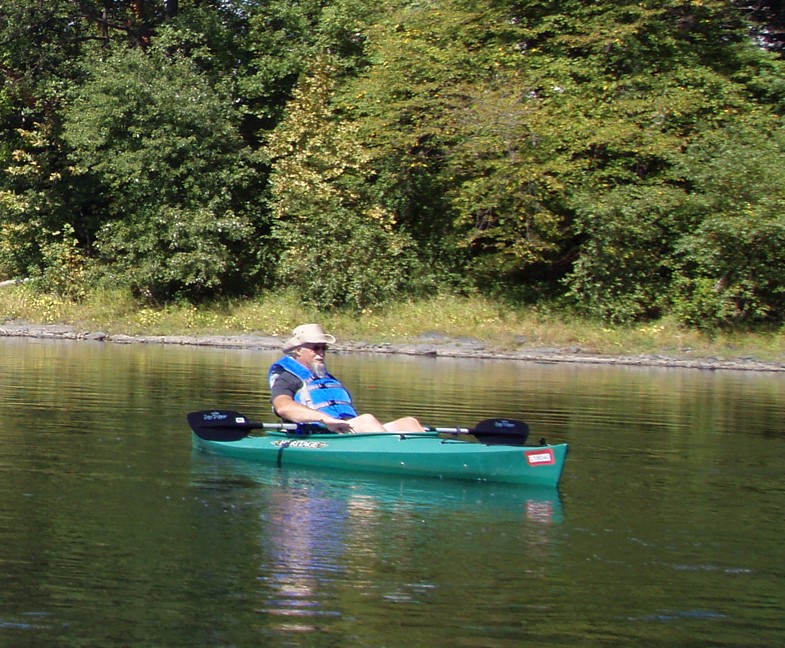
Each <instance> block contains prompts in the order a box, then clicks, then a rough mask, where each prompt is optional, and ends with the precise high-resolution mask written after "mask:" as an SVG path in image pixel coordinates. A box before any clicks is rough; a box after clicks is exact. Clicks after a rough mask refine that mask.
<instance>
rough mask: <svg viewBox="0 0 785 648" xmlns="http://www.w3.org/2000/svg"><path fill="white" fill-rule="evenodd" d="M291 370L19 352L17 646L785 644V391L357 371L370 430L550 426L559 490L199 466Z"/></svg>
mask: <svg viewBox="0 0 785 648" xmlns="http://www.w3.org/2000/svg"><path fill="white" fill-rule="evenodd" d="M275 357H276V354H274V353H271V352H261V351H247V350H219V349H203V348H182V347H166V346H144V345H128V346H124V345H117V344H102V343H94V342H53V341H38V340H19V339H0V646H2V647H6V646H8V647H9V648H11V647H24V646H47V647H49V646H79V647H83V646H101V647H102V648H106V647H111V646H318V647H324V646H336V647H337V646H342V647H343V646H349V647H354V646H357V647H360V646H362V647H365V646H368V647H379V646H391V647H397V646H406V647H407V648H410V647H413V646H459V647H460V646H466V647H478V646H482V647H488V648H495V647H507V646H510V647H511V646H625V647H627V646H641V647H643V646H766V647H770V646H779V645H785V561H783V549H782V538H783V537H785V522H783V503H784V502H785V427H784V426H783V421H785V389H783V387H784V386H785V376H783V375H782V374H774V373H743V372H728V371H715V372H710V371H698V370H684V369H673V370H668V369H662V368H656V369H647V368H624V367H604V366H574V365H559V364H537V363H522V362H514V361H493V360H461V359H443V358H440V359H433V358H411V357H394V356H378V355H363V354H351V355H340V354H336V355H333V357H331V358H330V366H331V369H332V370H333V372H334V373H336V374H337V375H339V376H341V378H342V379H343V380H344V381H345V382H346V383H347V384H348V385H349V386H350V388H351V389H352V391H353V392H354V395H355V399H356V400H357V401H358V402H359V405H360V407H361V408H362V409H364V410H367V411H373V412H374V413H376V414H378V415H379V416H380V417H381V418H393V417H397V416H401V415H404V414H414V415H416V416H418V417H420V418H421V419H422V420H423V421H424V422H426V423H428V424H431V425H437V426H451V425H462V426H466V425H471V424H473V423H475V422H477V421H478V420H480V419H482V418H487V417H489V416H504V417H516V418H522V419H524V420H526V421H527V422H528V423H529V424H530V426H531V429H532V435H533V436H534V437H535V438H539V437H546V438H547V440H548V441H550V442H562V441H564V442H567V443H569V444H570V454H569V456H568V459H567V465H566V469H565V472H564V477H563V480H562V483H561V485H560V487H559V488H558V489H552V490H545V491H539V490H531V489H526V488H522V487H517V486H499V485H492V484H487V483H462V482H449V481H441V480H431V479H399V478H393V477H389V476H388V477H385V476H374V475H363V474H354V473H343V472H340V471H335V472H320V471H315V470H304V469H299V470H293V469H286V468H285V469H278V468H275V467H271V466H256V465H252V464H247V463H244V462H238V461H233V460H226V459H221V458H217V457H210V456H203V455H200V454H199V453H195V452H194V451H193V450H192V449H191V438H190V430H189V429H188V427H187V424H186V421H185V414H186V413H187V412H188V411H192V410H197V409H206V408H212V407H220V408H225V409H236V410H239V411H242V412H244V413H247V414H248V415H249V416H252V417H254V418H261V419H264V420H270V421H272V420H273V419H272V417H271V416H269V406H268V405H267V401H266V399H267V391H266V389H265V384H264V383H265V381H264V374H265V372H266V368H267V366H269V364H270V362H271V361H272V360H273V359H274V358H275Z"/></svg>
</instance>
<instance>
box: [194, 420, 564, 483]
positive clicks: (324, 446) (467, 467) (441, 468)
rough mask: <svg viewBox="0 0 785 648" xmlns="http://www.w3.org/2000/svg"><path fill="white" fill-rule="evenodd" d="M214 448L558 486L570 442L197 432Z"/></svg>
mask: <svg viewBox="0 0 785 648" xmlns="http://www.w3.org/2000/svg"><path fill="white" fill-rule="evenodd" d="M193 444H194V447H195V448H197V449H199V450H201V451H204V452H208V453H212V454H218V455H223V456H228V457H235V458H238V459H245V460H248V461H256V462H264V463H273V464H277V465H279V466H281V465H292V466H314V467H321V468H337V469H347V470H360V471H370V472H381V473H387V474H395V475H416V476H425V477H439V478H443V479H468V480H479V481H494V482H508V483H515V484H526V485H529V486H544V487H555V486H556V485H557V484H558V483H559V480H560V479H561V475H562V471H563V469H564V462H565V460H566V456H567V444H563V443H562V444H556V445H543V446H507V445H485V444H482V443H472V442H468V441H461V440H457V439H444V438H441V437H440V436H439V434H438V433H437V432H411V433H400V434H399V433H395V434H393V433H371V434H308V435H291V434H287V433H285V432H268V433H267V434H266V435H263V436H248V437H245V438H244V439H240V440H238V441H212V440H206V439H203V438H201V437H199V436H197V435H196V434H193Z"/></svg>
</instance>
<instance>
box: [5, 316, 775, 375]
mask: <svg viewBox="0 0 785 648" xmlns="http://www.w3.org/2000/svg"><path fill="white" fill-rule="evenodd" d="M0 337H25V338H38V339H58V340H78V341H89V342H96V343H114V344H172V345H181V346H202V347H223V348H236V349H259V350H270V349H280V347H281V344H282V343H283V339H282V338H281V337H277V336H265V335H261V334H243V335H194V336H189V335H125V334H108V333H104V332H102V331H84V330H79V329H77V328H75V327H73V326H69V325H64V324H29V323H26V322H21V321H8V322H4V323H2V324H0ZM333 348H334V349H335V350H337V351H342V352H355V353H390V354H402V355H413V356H432V357H448V358H487V359H495V360H511V361H525V362H546V363H573V364H603V365H628V366H652V367H674V368H683V369H701V370H710V371H712V370H733V371H768V372H783V373H785V362H763V361H760V360H757V359H755V358H748V357H742V358H734V359H724V358H717V357H690V354H689V353H688V352H685V353H682V354H678V355H669V354H668V355H660V354H656V355H618V356H614V355H600V354H595V353H590V352H585V351H583V350H582V349H581V348H580V347H577V346H569V347H530V348H518V349H516V350H512V351H511V350H498V349H494V348H492V347H489V346H487V345H486V344H485V343H484V342H482V341H481V340H478V339H474V338H453V337H449V336H447V335H444V334H442V333H439V332H438V331H432V332H428V333H424V334H422V335H421V336H419V337H418V338H416V339H412V340H407V341H402V342H401V341H397V342H395V343H392V342H390V343H382V344H374V343H368V342H363V341H360V340H358V341H348V342H338V343H336V344H334V345H333Z"/></svg>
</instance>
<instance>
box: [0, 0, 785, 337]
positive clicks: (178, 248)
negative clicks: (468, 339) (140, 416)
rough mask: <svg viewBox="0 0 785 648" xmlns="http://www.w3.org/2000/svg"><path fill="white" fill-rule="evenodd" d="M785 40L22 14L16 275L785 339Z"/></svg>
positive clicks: (304, 16) (632, 7)
mask: <svg viewBox="0 0 785 648" xmlns="http://www.w3.org/2000/svg"><path fill="white" fill-rule="evenodd" d="M783 25H785V16H784V15H783V13H782V9H781V7H780V5H779V3H774V2H763V1H758V2H742V1H740V0H737V1H733V0H700V1H698V0H645V1H643V2H641V1H640V0H636V1H634V2H633V1H631V0H597V1H594V2H586V1H585V0H563V1H562V2H545V1H542V0H440V1H439V2H430V3H421V2H412V1H411V0H392V1H390V2H386V3H369V2H365V1H363V0H303V1H301V2H290V1H288V0H271V1H270V2H264V3H259V2H253V1H251V0H223V1H222V2H210V1H207V0H178V1H175V0H169V1H167V2H162V1H161V0H156V1H152V0H137V1H134V2H112V3H106V2H98V1H97V0H50V1H49V2H46V3H43V2H39V1H38V0H8V1H6V2H3V3H2V5H0V165H2V168H3V174H2V177H1V178H0V280H1V279H7V278H14V277H34V278H37V279H38V281H39V283H40V285H41V286H42V288H43V289H45V290H55V291H58V292H61V293H64V294H68V295H71V296H73V297H77V298H78V296H79V295H80V293H81V291H82V290H84V289H85V287H89V286H90V285H94V284H102V283H104V284H106V283H111V284H113V285H124V286H127V287H128V288H129V289H131V290H132V291H133V292H134V294H136V295H137V296H138V297H139V298H140V299H145V300H150V301H154V302H159V303H160V302H166V301H169V300H173V299H185V300H190V301H199V300H204V299H209V298H215V297H220V296H223V295H237V294H252V293H260V292H263V291H266V290H278V289H280V288H281V287H283V286H288V287H290V288H292V289H294V290H296V291H297V292H298V294H300V295H302V296H303V298H304V299H305V300H306V301H309V302H310V303H312V304H315V305H317V306H321V307H324V308H331V307H343V306H348V307H350V308H352V309H356V310H362V309H365V308H372V307H375V306H377V305H379V304H384V303H387V302H390V301H395V300H403V299H406V298H407V297H409V296H412V295H415V294H418V293H423V292H425V291H436V290H460V291H482V292H487V293H489V294H494V295H496V296H500V297H503V298H508V299H514V300H524V301H527V302H530V303H534V302H537V301H541V300H549V301H556V302H557V303H561V304H563V305H565V306H568V307H572V308H576V309H578V310H580V311H582V312H584V313H587V314H590V315H592V316H596V317H597V318H600V319H603V320H606V321H614V322H628V321H636V320H645V319H650V318H656V317H660V316H663V315H673V316H675V317H677V318H678V319H679V320H680V321H682V322H684V323H686V324H689V325H693V326H698V327H713V326H717V325H724V324H739V323H741V324H745V325H750V324H756V323H764V324H774V325H779V324H781V323H782V322H783V321H785V285H784V284H783V281H782V279H781V277H783V276H785V251H783V250H785V170H784V169H785V164H783V162H784V161H785V129H784V126H783V118H782V114H783V108H785V67H783V65H784V64H783V61H782V58H781V54H782V50H783V38H782V35H783V33H785V31H784V27H783Z"/></svg>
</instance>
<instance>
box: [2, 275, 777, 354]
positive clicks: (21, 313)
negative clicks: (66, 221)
mask: <svg viewBox="0 0 785 648" xmlns="http://www.w3.org/2000/svg"><path fill="white" fill-rule="evenodd" d="M12 321H24V322H27V323H30V324H64V325H70V326H73V327H75V328H77V329H80V330H84V331H88V332H94V331H103V332H105V333H107V334H110V335H116V334H126V335H151V336H166V335H172V336H174V335H188V336H197V337H198V336H214V335H241V334H254V335H263V336H281V337H284V336H287V335H288V334H289V333H290V332H291V330H292V329H293V328H294V327H295V326H297V325H298V324H301V323H304V322H319V323H321V324H322V326H323V327H324V328H325V330H327V331H329V332H331V333H333V334H334V335H336V337H338V339H339V340H347V341H348V340H352V341H359V340H362V341H364V342H367V343H369V344H381V343H390V344H402V343H407V342H411V341H414V340H418V339H421V338H422V337H423V335H424V334H427V333H432V332H438V333H439V334H442V335H444V336H447V337H450V338H454V339H462V338H470V339H476V340H479V341H481V342H482V343H483V344H484V345H485V347H486V348H487V349H488V350H490V351H497V352H500V353H503V352H509V351H516V350H517V351H520V350H525V349H544V348H545V349H549V350H564V351H565V352H569V353H585V354H592V355H603V356H637V355H655V356H668V357H674V358H690V359H701V358H711V359H718V360H736V359H744V360H755V361H758V362H768V363H785V327H781V328H780V329H779V330H778V331H775V332H769V333H755V332H717V333H714V334H709V333H705V332H700V331H696V330H692V329H685V328H683V327H681V326H679V325H678V324H676V323H675V322H671V321H669V320H662V321H659V322H654V323H647V324H640V325H633V326H609V325H604V324H602V323H598V322H594V321H590V320H584V319H579V318H575V317H572V316H570V317H566V316H564V315H561V316H560V315H559V314H558V313H551V312H547V311H543V310H542V309H538V308H537V307H519V308H514V307H510V306H508V305H505V304H502V303H499V302H496V301H493V300H489V299H485V298H482V297H468V298H467V297H456V296H451V295H438V296H434V297H431V298H429V299H423V300H415V301H408V302H406V303H402V304H397V305H394V306H391V307H387V308H384V309H381V310H379V311H374V310H371V309H368V310H366V311H364V312H363V313H361V314H359V315H358V314H356V313H347V312H330V313H322V312H319V311H316V310H314V309H311V308H308V307H305V306H303V305H302V304H300V303H299V302H297V301H296V299H294V298H293V297H292V296H291V295H270V296H267V297H264V298H259V299H254V300H236V301H231V302H226V303H220V304H213V305H209V306H199V307H197V306H193V305H189V304H188V305H169V306H164V307H160V308H151V307H143V306H140V305H139V304H138V303H136V302H135V301H134V300H133V299H132V298H131V296H130V295H128V294H126V293H124V292H122V291H110V292H94V293H91V294H90V295H88V296H87V297H86V298H85V299H82V300H80V301H78V302H75V301H72V300H68V299H64V298H62V297H59V296H55V295H47V294H40V293H37V292H35V291H34V290H32V289H31V288H30V287H28V286H25V285H10V286H9V285H6V286H2V287H0V324H2V323H3V322H12Z"/></svg>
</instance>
